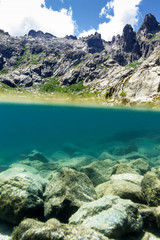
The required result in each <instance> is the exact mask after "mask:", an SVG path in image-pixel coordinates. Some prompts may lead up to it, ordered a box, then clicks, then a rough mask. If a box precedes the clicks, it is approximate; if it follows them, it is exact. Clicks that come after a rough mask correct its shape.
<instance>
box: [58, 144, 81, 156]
mask: <svg viewBox="0 0 160 240" xmlns="http://www.w3.org/2000/svg"><path fill="white" fill-rule="evenodd" d="M62 150H63V151H64V152H66V153H67V154H69V155H71V156H72V155H73V154H74V153H75V152H79V151H80V149H79V148H78V147H77V146H76V145H74V144H73V143H69V142H66V143H64V144H63V146H62Z"/></svg>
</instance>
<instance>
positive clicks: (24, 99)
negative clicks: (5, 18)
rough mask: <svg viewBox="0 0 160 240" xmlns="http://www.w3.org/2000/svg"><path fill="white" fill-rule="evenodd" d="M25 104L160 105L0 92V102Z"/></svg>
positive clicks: (147, 107) (152, 108)
mask: <svg viewBox="0 0 160 240" xmlns="http://www.w3.org/2000/svg"><path fill="white" fill-rule="evenodd" d="M3 103H4V104H5V103H6V104H26V105H30V104H32V105H48V106H66V107H67V106H68V107H84V108H85V107H86V108H87V107H89V108H103V109H105V108H106V109H122V110H124V109H125V110H137V111H154V112H159V111H160V107H159V105H158V106H154V105H153V106H150V105H147V104H146V105H138V104H137V105H136V104H134V105H129V104H127V105H125V104H122V103H119V104H116V103H115V104H114V102H109V103H108V102H107V101H105V99H102V98H95V97H88V98H83V97H79V96H75V95H73V96H67V95H65V96H64V95H61V94H55V95H52V94H41V93H36V92H25V93H22V92H17V93H15V92H14V93H12V92H8V93H7V94H6V93H4V92H3V93H0V104H3Z"/></svg>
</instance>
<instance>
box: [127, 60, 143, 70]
mask: <svg viewBox="0 0 160 240" xmlns="http://www.w3.org/2000/svg"><path fill="white" fill-rule="evenodd" d="M141 64H142V62H138V61H135V62H132V63H130V64H128V65H127V66H126V67H128V68H138V67H139V66H140V65H141Z"/></svg>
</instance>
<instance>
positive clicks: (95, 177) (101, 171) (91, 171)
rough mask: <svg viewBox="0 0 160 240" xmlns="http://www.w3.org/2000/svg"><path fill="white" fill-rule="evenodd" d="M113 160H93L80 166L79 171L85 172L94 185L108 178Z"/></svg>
mask: <svg viewBox="0 0 160 240" xmlns="http://www.w3.org/2000/svg"><path fill="white" fill-rule="evenodd" d="M114 164H115V162H114V161H112V160H109V159H106V160H103V161H94V162H92V163H91V164H89V165H87V166H84V167H82V168H81V172H83V173H85V174H86V175H87V176H88V177H89V178H90V179H91V181H92V182H93V185H94V186H97V185H99V184H100V183H103V182H106V181H108V180H109V178H110V175H111V173H112V166H113V165H114Z"/></svg>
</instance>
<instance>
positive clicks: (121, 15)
mask: <svg viewBox="0 0 160 240" xmlns="http://www.w3.org/2000/svg"><path fill="white" fill-rule="evenodd" d="M141 1H142V0H111V1H109V2H108V3H107V4H106V5H105V6H104V7H103V8H102V9H101V12H100V14H99V17H102V16H105V18H106V19H108V20H109V21H108V22H107V21H106V22H104V23H102V24H99V26H98V29H97V30H96V31H97V32H99V33H101V35H102V38H103V39H105V40H111V38H112V37H113V36H114V35H117V34H122V30H123V28H124V26H125V25H126V24H131V25H132V27H133V28H134V27H135V26H136V24H137V22H138V16H139V7H138V5H139V4H140V2H141ZM111 11H112V12H113V15H112V14H111ZM88 33H90V30H89V31H88ZM80 35H81V36H82V35H83V33H82V34H80ZM85 35H87V32H85ZM88 35H89V34H88Z"/></svg>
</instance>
